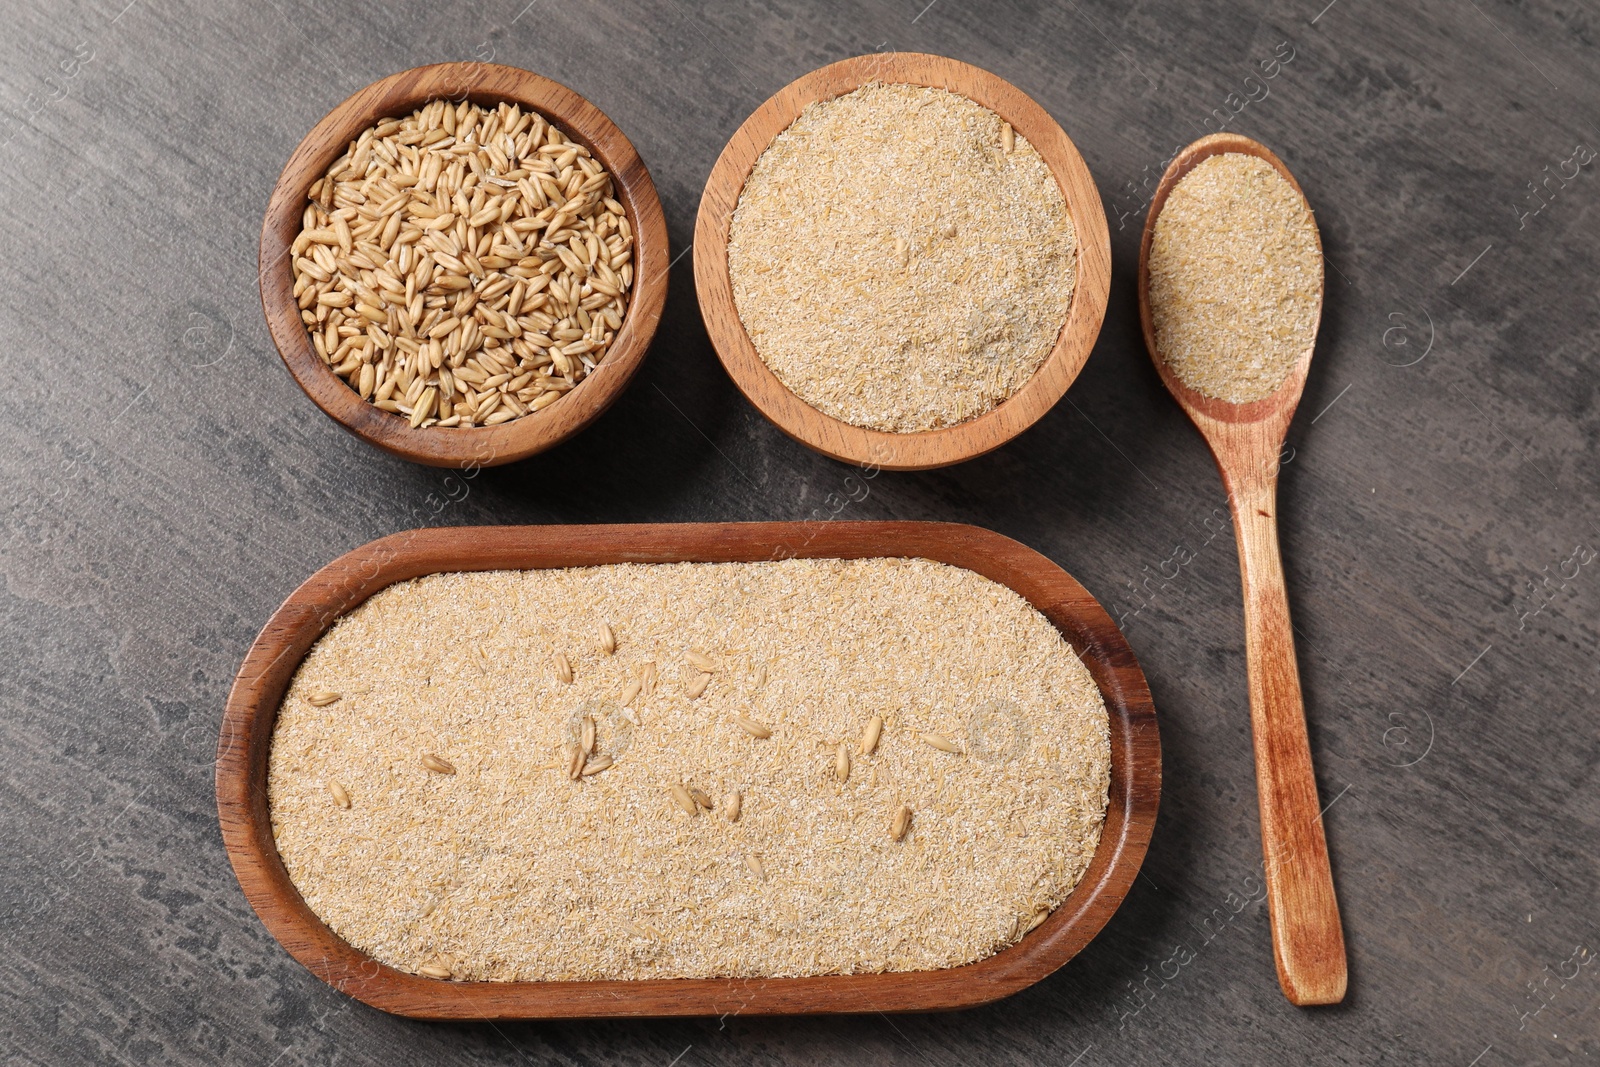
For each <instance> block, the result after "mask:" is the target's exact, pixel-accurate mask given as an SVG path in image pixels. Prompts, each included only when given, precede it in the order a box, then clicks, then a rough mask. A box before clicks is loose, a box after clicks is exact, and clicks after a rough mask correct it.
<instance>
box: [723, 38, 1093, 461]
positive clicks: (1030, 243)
mask: <svg viewBox="0 0 1600 1067" xmlns="http://www.w3.org/2000/svg"><path fill="white" fill-rule="evenodd" d="M974 105H975V106H974ZM1052 179H1053V182H1052ZM1063 215H1064V218H1063ZM1052 241H1056V242H1064V247H1061V246H1058V247H1054V248H1048V247H1045V248H1041V247H1040V246H1043V245H1048V244H1049V243H1050V242H1052ZM1030 256H1032V258H1031V259H1030ZM812 261H815V265H813V262H812ZM694 266H695V288H696V292H697V294H698V297H699V301H700V312H701V315H702V317H703V318H704V320H705V324H706V330H707V332H708V333H709V334H710V336H711V340H712V343H713V344H714V345H715V346H716V349H717V354H718V356H719V357H720V358H721V360H722V363H723V366H724V367H725V368H726V369H727V371H728V374H729V375H730V376H731V377H732V378H733V380H734V383H735V384H736V385H737V386H738V387H739V389H740V391H741V392H743V393H744V395H745V397H746V398H748V399H749V401H750V402H751V403H752V404H754V405H755V406H756V407H757V408H758V409H759V410H760V411H761V412H762V414H764V415H766V416H767V418H769V419H771V420H772V421H773V422H774V423H776V424H777V425H778V427H779V429H781V430H783V431H784V432H785V433H787V434H788V435H789V436H791V437H793V438H795V439H796V440H798V441H800V442H801V443H802V444H805V445H808V446H810V447H811V448H814V449H816V450H817V451H819V452H822V453H824V454H825V455H828V456H831V457H833V458H834V459H838V460H843V461H846V462H850V463H857V464H863V465H868V464H870V465H875V466H878V467H885V468H888V469H890V470H922V469H927V468H930V467H941V466H946V465H948V464H952V463H959V462H961V461H963V460H967V459H972V458H974V457H976V456H980V455H983V454H984V453H986V452H989V451H991V450H992V449H995V448H998V447H1000V446H1001V445H1003V444H1005V443H1006V442H1007V441H1009V440H1011V439H1012V438H1013V437H1016V436H1017V435H1018V434H1020V433H1022V432H1023V431H1024V430H1026V429H1027V428H1028V427H1029V426H1031V425H1033V424H1034V423H1035V422H1036V421H1038V420H1039V419H1040V418H1041V417H1042V416H1043V415H1044V414H1045V412H1047V411H1049V410H1050V408H1051V407H1052V406H1053V405H1054V404H1055V403H1056V401H1058V400H1059V399H1061V397H1062V395H1063V394H1064V393H1065V392H1066V390H1067V388H1068V386H1070V385H1071V384H1072V381H1073V379H1074V378H1075V377H1076V376H1077V374H1078V371H1079V370H1080V369H1081V368H1082V366H1083V363H1084V361H1085V360H1086V359H1087V358H1088V356H1089V352H1090V350H1091V349H1092V348H1093V346H1094V342H1095V338H1096V337H1097V336H1098V335H1099V331H1100V324H1101V321H1102V320H1103V319H1104V317H1105V309H1106V300H1107V293H1108V290H1109V286H1110V276H1111V252H1110V236H1109V233H1108V231H1107V226H1106V216H1105V210H1104V208H1103V207H1102V205H1101V202H1100V195H1099V193H1098V191H1097V190H1096V188H1095V183H1094V179H1093V178H1092V177H1091V176H1090V173H1089V168H1088V167H1087V166H1086V165H1085V163H1084V161H1083V157H1082V156H1081V155H1079V153H1078V150H1077V148H1076V147H1075V146H1074V145H1073V143H1072V140H1071V139H1070V138H1069V137H1068V136H1067V135H1066V133H1065V132H1063V130H1062V129H1061V127H1060V125H1058V124H1057V123H1056V121H1055V120H1054V119H1053V118H1051V117H1050V115H1049V113H1048V112H1046V111H1045V110H1044V108H1042V107H1041V106H1040V105H1039V104H1038V103H1036V102H1035V101H1034V100H1033V99H1032V98H1030V97H1029V96H1028V95H1027V94H1026V93H1024V92H1022V90H1020V89H1018V88H1017V87H1016V86H1014V85H1012V84H1011V83H1009V82H1007V81H1005V80H1004V79H1002V78H999V77H997V76H995V75H994V74H991V73H989V72H988V71H985V70H981V69H980V68H978V67H974V66H971V65H969V64H966V63H961V62H958V61H956V60H953V59H947V58H944V57H942V56H933V55H922V54H917V53H909V52H890V53H881V54H875V55H866V56H858V57H856V58H853V59H846V60H842V61H840V62H837V63H832V64H830V65H828V66H826V67H822V68H821V69H819V70H815V71H812V72H811V73H810V74H807V75H805V76H804V77H802V78H800V79H798V80H797V81H794V82H792V83H790V84H789V85H787V86H785V87H784V88H783V89H782V90H780V91H779V92H778V93H777V94H776V95H774V96H773V97H772V98H771V99H769V100H767V102H766V103H764V104H762V105H761V107H760V108H758V109H757V110H756V111H755V113H754V114H752V115H751V116H750V117H749V118H748V119H746V120H745V122H744V124H743V125H742V126H740V127H739V129H738V130H737V131H736V132H735V133H734V135H733V137H732V138H730V139H729V141H728V144H727V147H726V148H724V149H723V151H722V155H721V156H720V157H719V158H718V160H717V162H716V165H715V167H713V169H712V171H711V175H710V177H709V178H708V179H707V181H706V186H705V192H704V194H703V195H702V197H701V200H700V211H699V217H698V219H697V221H696V224H695V244H694ZM1052 279H1059V280H1058V281H1057V280H1052Z"/></svg>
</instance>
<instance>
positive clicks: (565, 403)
mask: <svg viewBox="0 0 1600 1067" xmlns="http://www.w3.org/2000/svg"><path fill="white" fill-rule="evenodd" d="M462 98H465V99H468V100H471V101H472V102H473V103H476V104H482V105H485V106H489V107H492V106H495V105H497V104H499V103H501V102H503V101H511V102H514V103H518V104H521V105H522V106H523V107H524V108H525V109H532V110H534V111H537V112H539V113H540V114H541V115H543V116H544V117H545V118H547V119H549V120H550V121H551V122H553V123H554V124H555V125H556V126H557V127H559V128H560V130H561V131H562V133H564V134H566V135H567V136H568V137H569V138H571V139H572V140H574V141H577V142H578V143H580V144H582V145H583V146H584V147H585V148H587V149H589V151H590V152H591V153H593V155H594V157H595V158H596V159H598V160H599V161H600V162H601V163H602V164H604V165H605V167H606V169H607V170H608V171H610V173H611V176H612V180H613V188H614V189H615V190H616V198H617V200H618V201H620V202H621V204H622V206H623V209H624V211H626V212H627V217H628V221H629V223H630V224H631V225H632V226H633V232H634V286H633V290H632V293H631V300H630V302H629V305H628V312H627V315H626V316H625V317H624V318H623V322H622V328H621V329H620V330H619V331H618V332H617V336H616V338H615V339H614V340H613V341H612V344H611V348H610V349H609V351H608V352H607V354H606V358H605V359H604V360H603V361H602V362H601V363H600V365H599V366H597V367H596V368H595V370H594V371H593V372H592V373H591V374H590V375H589V376H588V377H587V378H585V379H584V380H583V381H582V382H580V383H579V384H578V387H577V388H575V389H573V390H572V391H571V392H570V393H568V394H567V395H566V396H564V397H562V398H561V400H560V401H558V402H557V403H555V404H552V405H550V406H549V407H548V408H545V409H543V410H541V411H535V412H532V413H530V414H528V415H524V416H522V417H521V418H517V419H512V420H510V421H509V422H504V423H501V424H500V425H498V426H471V427H455V426H430V427H418V428H413V427H412V426H411V425H410V423H409V422H408V421H407V420H406V419H405V418H404V417H403V416H400V415H396V414H393V413H391V412H387V411H384V410H382V409H381V408H379V407H376V406H375V405H373V404H370V403H368V402H367V401H365V400H363V399H362V398H361V396H360V394H358V393H357V392H356V391H355V390H353V389H351V388H350V387H349V386H348V385H347V384H345V383H344V382H343V381H341V380H340V379H339V377H338V375H336V374H334V373H333V370H332V369H331V368H330V367H329V366H328V365H327V364H326V363H324V362H323V361H322V359H321V357H319V356H318V355H317V352H316V349H315V348H314V347H313V346H312V344H311V338H310V336H309V335H308V334H307V333H306V328H305V325H304V324H303V323H302V322H301V320H300V308H299V306H298V303H297V302H296V300H295V295H294V273H293V270H292V269H291V265H290V254H289V253H290V248H291V246H292V245H293V244H294V239H295V237H297V236H298V235H299V233H300V229H301V225H302V217H301V216H302V213H303V211H304V209H305V205H306V190H308V189H309V188H310V187H311V184H312V183H313V182H315V181H316V180H317V179H318V178H320V177H322V176H323V174H325V173H326V172H327V169H328V166H329V165H330V164H331V163H332V162H333V161H334V160H335V159H337V158H339V156H340V155H341V154H342V153H343V152H344V151H345V149H346V148H348V147H349V145H350V142H351V141H353V140H354V139H355V138H356V137H357V136H359V135H360V133H361V132H362V131H363V130H365V129H367V128H368V127H370V126H372V125H374V124H375V123H377V122H378V121H380V120H382V119H384V118H389V117H394V116H399V115H406V114H409V113H410V112H412V111H414V110H416V109H417V108H419V107H421V106H422V105H423V104H425V103H427V102H429V101H431V100H438V99H451V100H461V99H462ZM666 266H667V224H666V219H665V217H664V216H663V215H662V213H661V201H660V200H659V199H658V198H657V196H656V189H655V184H654V183H653V182H651V180H650V172H649V171H648V170H647V169H646V168H645V165H644V161H643V160H642V159H640V158H639V153H638V152H636V151H635V150H634V147H633V144H632V143H631V142H630V141H629V140H628V138H627V137H626V136H625V135H624V134H623V132H622V131H621V130H620V129H618V128H617V126H616V124H615V123H614V122H612V121H611V120H610V119H609V118H607V117H606V116H605V113H604V112H602V111H601V110H600V109H599V108H597V107H595V106H594V105H593V104H591V103H590V102H589V101H587V100H585V99H584V98H583V97H581V96H579V95H578V94H577V93H575V92H573V91H572V90H571V89H568V88H567V87H566V86H564V85H560V84H558V83H556V82H553V81H551V80H550V79H549V78H544V77H541V76H539V75H537V74H534V73H532V72H531V71H526V70H519V69H517V68H515V67H507V66H501V65H497V64H493V63H435V64H433V65H432V66H427V67H417V68H415V69H414V70H407V71H402V72H401V73H399V74H391V75H390V76H389V77H387V78H382V79H380V80H378V81H376V82H373V83H372V84H371V85H369V86H367V87H366V88H364V89H361V90H360V91H358V92H355V93H353V94H351V95H350V96H349V97H348V98H347V99H345V100H344V101H343V102H342V103H340V104H339V105H338V106H337V107H335V108H334V109H333V110H332V111H330V112H328V114H327V116H326V117H324V118H323V119H322V121H321V122H319V123H317V124H316V126H314V127H313V128H312V130H311V132H310V133H308V134H306V136H305V139H304V140H303V141H301V142H300V144H299V146H298V147H297V148H296V149H295V150H294V154H293V155H291V156H290V157H289V161H288V162H287V163H286V164H284V167H283V173H282V174H281V175H279V177H278V184H277V186H276V187H275V188H274V189H273V190H272V199H271V200H269V201H268V202H267V211H266V215H265V217H264V218H263V220H262V223H261V275H260V277H261V305H262V307H263V309H264V310H265V311H266V315H267V327H268V329H269V330H270V331H271V333H272V339H273V341H274V342H275V343H276V344H277V346H278V353H279V355H281V356H282V357H283V362H284V365H285V366H287V367H288V368H289V373H290V374H292V375H294V378H295V381H297V382H299V383H300V387H301V388H302V389H304V390H305V391H306V395H307V396H309V397H311V399H312V400H313V401H314V402H315V403H316V405H317V407H319V408H321V409H322V410H323V412H324V413H326V414H327V415H328V416H329V417H330V418H332V419H334V420H335V421H337V422H338V423H339V424H340V425H342V426H343V427H344V428H345V429H347V430H349V431H350V432H351V433H353V434H355V435H356V436H357V437H359V438H361V439H362V440H364V441H368V442H370V443H372V444H374V445H377V446H378V447H379V448H382V449H384V450H385V451H387V452H392V453H393V454H395V455H397V456H401V457H403V458H405V459H409V460H413V461H415V462H417V463H426V464H429V465H430V466H435V467H460V468H467V467H471V468H474V469H475V468H478V467H493V466H497V465H499V464H502V463H511V462H514V461H516V460H519V459H526V458H527V457H529V456H532V455H535V454H537V453H539V452H543V451H545V450H546V449H548V448H552V447H554V446H555V445H557V444H559V443H561V442H562V441H565V440H566V439H567V438H569V437H571V436H573V435H574V434H576V433H578V432H579V431H581V430H583V429H584V427H586V426H588V425H589V424H590V423H592V422H593V421H594V420H595V419H597V418H599V417H600V415H601V414H602V413H604V411H605V410H606V408H608V407H610V406H611V404H612V403H613V402H615V401H616V399H617V397H618V396H619V395H621V393H622V391H623V390H624V389H626V388H627V386H628V382H629V381H630V380H631V379H632V378H633V375H634V373H635V372H636V371H637V370H638V369H639V365H640V364H641V363H642V362H644V357H645V353H646V351H648V349H649V347H650V340H651V338H653V337H654V336H655V332H656V324H657V323H658V322H659V321H660V319H661V309H662V307H663V306H665V304H666V299H667V271H666Z"/></svg>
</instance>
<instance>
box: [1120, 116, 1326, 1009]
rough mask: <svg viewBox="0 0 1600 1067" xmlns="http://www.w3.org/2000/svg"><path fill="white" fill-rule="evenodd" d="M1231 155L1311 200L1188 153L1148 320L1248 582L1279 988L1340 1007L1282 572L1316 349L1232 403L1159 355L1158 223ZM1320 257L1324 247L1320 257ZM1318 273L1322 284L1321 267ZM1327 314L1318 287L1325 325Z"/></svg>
mask: <svg viewBox="0 0 1600 1067" xmlns="http://www.w3.org/2000/svg"><path fill="white" fill-rule="evenodd" d="M1223 152H1240V153H1244V154H1246V155H1252V156H1257V157H1259V158H1261V159H1264V160H1266V161H1267V162H1268V163H1270V164H1272V166H1273V167H1274V168H1275V169H1276V170H1277V171H1278V173H1279V174H1282V175H1283V177H1284V179H1285V180H1287V181H1288V183H1289V184H1290V185H1291V186H1293V187H1294V190H1295V192H1296V193H1299V194H1300V196H1301V197H1302V199H1303V198H1304V196H1305V194H1304V193H1303V192H1301V190H1300V185H1299V183H1298V182H1296V181H1295V180H1294V175H1292V174H1290V173H1289V170H1288V168H1287V167H1285V166H1284V165H1283V162H1282V161H1281V160H1279V159H1278V157H1277V156H1275V155H1273V154H1272V153H1271V152H1270V151H1268V150H1267V149H1266V148H1265V147H1264V146H1262V145H1260V144H1257V143H1256V142H1255V141H1252V140H1250V139H1249V138H1248V137H1241V136H1239V135H1237V134H1231V133H1216V134H1212V135H1210V136H1209V137H1202V138H1201V139H1200V140H1198V141H1196V142H1194V143H1193V144H1191V145H1189V147H1187V148H1185V149H1184V150H1183V151H1182V152H1180V153H1178V155H1177V156H1176V157H1175V158H1174V159H1173V161H1172V164H1171V165H1170V166H1168V167H1167V172H1166V173H1165V174H1164V175H1162V178H1161V184H1160V185H1159V186H1157V187H1156V192H1155V196H1154V197H1153V198H1152V199H1151V201H1150V215H1149V218H1147V219H1146V220H1145V226H1144V240H1143V242H1142V243H1141V244H1140V247H1139V318H1140V320H1141V321H1142V322H1143V325H1144V340H1145V345H1146V346H1147V347H1148V348H1149V349H1150V358H1151V359H1153V360H1154V361H1155V365H1156V370H1157V371H1158V372H1159V373H1160V375H1161V380H1162V381H1163V382H1165V383H1166V385H1167V389H1168V390H1169V391H1170V392H1171V393H1172V395H1173V396H1174V397H1175V398H1176V399H1177V401H1178V404H1179V406H1181V407H1182V408H1183V410H1184V411H1186V412H1188V413H1189V418H1191V419H1193V420H1194V424H1195V426H1197V427H1199V429H1200V433H1201V435H1202V436H1203V437H1204V438H1205V439H1206V444H1207V445H1209V446H1210V448H1211V454H1212V455H1213V456H1214V457H1216V461H1217V467H1218V468H1219V469H1220V470H1221V472H1222V483H1223V486H1224V487H1225V488H1226V489H1227V491H1228V503H1229V506H1230V507H1231V508H1232V510H1233V529H1234V535H1235V537H1237V538H1238V542H1239V564H1240V570H1241V572H1242V576H1243V579H1244V621H1245V653H1246V658H1247V662H1248V667H1249V673H1250V722H1251V726H1252V728H1253V732H1254V736H1255V753H1256V791H1257V794H1258V799H1259V801H1260V805H1261V850H1262V854H1263V856H1264V857H1265V860H1266V864H1265V870H1266V880H1267V902H1268V907H1269V908H1270V910H1271V915H1272V952H1273V957H1274V958H1275V960H1276V961H1277V965H1278V982H1279V984H1280V985H1282V986H1283V992H1284V995H1285V996H1287V997H1288V998H1289V1000H1290V1002H1291V1003H1294V1004H1299V1005H1311V1004H1337V1003H1339V1001H1341V1000H1343V999H1344V994H1345V986H1346V982H1347V972H1346V965H1345V951H1344V931H1343V929H1342V928H1341V926H1340V922H1339V904H1338V901H1337V900H1336V899H1335V897H1334V892H1333V874H1332V872H1331V871H1330V869H1329V867H1328V843H1327V840H1326V839H1325V838H1324V837H1323V832H1322V811H1321V805H1320V801H1319V800H1318V797H1317V780H1316V774H1315V772H1314V771H1313V770H1312V765H1311V742H1310V738H1309V737H1308V736H1307V733H1306V713H1305V704H1304V702H1303V700H1302V699H1301V695H1300V674H1299V669H1298V668H1297V667H1296V665H1295V655H1294V630H1293V628H1292V626H1291V624H1290V622H1289V598H1288V594H1287V592H1286V590H1285V588H1284V582H1283V561H1282V559H1281V558H1280V557H1279V554H1278V525H1277V492H1278V463H1279V454H1280V452H1281V450H1282V448H1283V439H1284V435H1285V434H1286V433H1287V432H1288V429H1289V420H1290V419H1291V418H1293V417H1294V409H1295V407H1296V405H1298V404H1299V402H1300V393H1301V390H1302V389H1303V388H1304V386H1305V381H1306V371H1307V370H1308V369H1309V368H1310V366H1311V351H1312V348H1313V345H1311V344H1308V345H1306V350H1305V354H1304V355H1302V356H1301V357H1300V360H1299V362H1298V363H1296V364H1295V367H1294V369H1293V370H1292V371H1291V372H1290V373H1289V376H1288V378H1287V379H1286V380H1285V381H1284V383H1283V385H1281V386H1280V387H1279V388H1278V390H1277V392H1275V393H1273V394H1272V395H1271V396H1269V397H1267V398H1265V399H1263V400H1257V401H1252V402H1250V403H1246V404H1232V403H1228V402H1226V401H1222V400H1215V399H1212V398H1211V397H1208V396H1205V395H1203V394H1201V393H1199V392H1196V391H1195V390H1193V389H1190V388H1189V387H1188V386H1187V385H1185V384H1184V383H1183V382H1182V380H1180V379H1179V378H1178V376H1177V375H1176V374H1174V373H1173V372H1172V370H1171V369H1170V368H1169V367H1168V366H1167V362H1166V360H1164V359H1163V358H1162V357H1161V353H1160V352H1159V350H1158V349H1157V347H1156V333H1155V327H1154V324H1153V322H1152V320H1151V316H1150V269H1149V264H1150V243H1151V239H1152V237H1153V236H1154V234H1155V227H1156V219H1157V217H1158V216H1159V215H1160V214H1161V209H1162V207H1163V206H1164V205H1165V204H1166V201H1167V196H1168V195H1169V194H1170V193H1171V192H1172V189H1173V187H1174V186H1176V185H1177V184H1178V182H1179V180H1181V179H1182V178H1183V176H1184V175H1186V174H1188V173H1189V171H1190V170H1191V169H1193V168H1194V166H1195V165H1196V164H1198V163H1200V162H1201V161H1202V160H1204V159H1206V158H1208V157H1210V156H1213V155H1217V154H1219V153H1223ZM1313 232H1315V224H1313ZM1321 249H1322V241H1321V238H1320V237H1318V238H1317V250H1318V252H1319V253H1320V252H1321ZM1318 268H1319V274H1320V268H1321V262H1320V261H1319V262H1318ZM1321 312H1322V285H1321V281H1320V277H1319V281H1318V286H1317V315H1318V317H1319V318H1320V316H1321Z"/></svg>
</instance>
